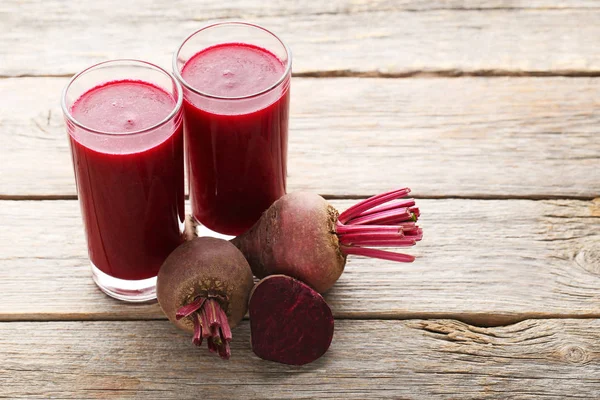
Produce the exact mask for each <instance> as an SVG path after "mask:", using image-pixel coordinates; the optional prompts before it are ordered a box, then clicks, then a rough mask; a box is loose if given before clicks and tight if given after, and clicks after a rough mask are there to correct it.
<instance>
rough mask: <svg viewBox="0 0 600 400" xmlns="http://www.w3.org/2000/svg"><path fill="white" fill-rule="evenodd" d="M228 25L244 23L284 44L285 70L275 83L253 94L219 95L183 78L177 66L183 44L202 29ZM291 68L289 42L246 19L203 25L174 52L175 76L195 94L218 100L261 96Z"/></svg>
mask: <svg viewBox="0 0 600 400" xmlns="http://www.w3.org/2000/svg"><path fill="white" fill-rule="evenodd" d="M226 25H244V26H247V27H251V28H257V29H260V30H262V31H264V32H266V33H268V34H269V35H271V36H273V37H274V38H275V39H277V41H278V42H279V43H280V44H281V45H282V46H283V48H284V50H285V54H286V55H287V60H286V63H285V70H284V71H283V73H282V74H281V77H280V78H279V79H278V80H277V81H276V82H275V83H273V84H272V85H270V86H269V87H267V88H266V89H263V90H261V91H259V92H256V93H252V94H249V95H244V96H218V95H214V94H210V93H206V92H203V91H202V90H200V89H196V88H194V87H193V86H191V85H190V84H189V83H188V82H187V81H186V80H185V79H184V78H183V76H181V72H179V68H178V67H177V59H178V56H179V53H181V49H182V48H183V46H185V44H186V43H187V42H188V41H189V40H190V39H191V38H192V37H194V36H196V35H197V34H198V33H200V32H202V31H205V30H207V29H210V28H214V27H216V26H226ZM291 70H292V51H291V50H290V48H289V47H288V46H287V44H285V42H284V41H283V40H281V38H280V37H279V36H277V35H276V34H274V33H273V32H271V31H270V30H268V29H267V28H265V27H262V26H260V25H258V24H253V23H250V22H244V21H222V22H215V23H212V24H208V25H206V26H203V27H202V28H200V29H198V30H197V31H195V32H192V33H191V34H190V35H188V36H187V37H186V38H185V39H184V40H183V42H181V44H180V45H179V47H177V50H175V52H174V53H173V74H174V75H175V77H176V78H177V80H178V81H180V82H181V84H182V85H183V86H184V87H185V88H186V89H188V90H190V91H192V92H194V93H195V94H197V95H200V96H203V97H207V98H210V99H216V100H245V99H251V98H254V97H258V96H261V95H263V94H265V93H268V92H270V91H272V90H273V89H275V88H276V87H278V86H279V85H281V84H282V83H283V82H284V81H285V79H286V78H287V77H288V75H291Z"/></svg>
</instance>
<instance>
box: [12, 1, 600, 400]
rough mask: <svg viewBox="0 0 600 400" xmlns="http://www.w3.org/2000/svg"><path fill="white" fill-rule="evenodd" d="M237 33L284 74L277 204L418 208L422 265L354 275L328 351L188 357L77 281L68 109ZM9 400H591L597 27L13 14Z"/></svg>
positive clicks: (151, 315) (399, 8)
mask: <svg viewBox="0 0 600 400" xmlns="http://www.w3.org/2000/svg"><path fill="white" fill-rule="evenodd" d="M231 18H235V19H244V20H248V21H253V22H256V23H259V24H263V25H265V26H267V27H269V28H271V29H272V30H274V31H275V32H277V33H278V34H280V35H281V36H282V38H283V39H284V40H286V41H287V42H288V44H289V45H290V46H291V48H292V50H293V53H294V79H293V82H292V112H291V127H290V128H291V136H290V146H289V190H290V191H295V190H311V191H315V192H318V193H320V194H323V195H324V196H326V197H327V198H329V199H331V200H332V203H333V204H335V205H336V206H338V207H340V208H341V209H343V208H345V207H347V206H348V205H349V204H351V203H352V202H353V201H355V200H356V199H360V198H364V197H365V196H368V195H372V194H375V193H377V192H381V191H384V190H388V189H391V188H394V187H398V186H409V187H411V188H413V191H414V194H415V196H416V197H417V198H418V203H419V206H420V208H421V210H422V213H423V217H422V224H421V225H422V226H423V228H424V230H425V239H424V240H423V241H422V242H421V243H420V244H419V245H418V246H417V247H415V248H414V251H412V253H413V254H416V255H417V256H418V259H417V261H416V262H415V263H413V264H395V263H388V262H383V261H373V260H366V259H361V258H352V259H351V260H350V261H349V263H348V265H347V267H346V272H345V273H344V275H343V276H342V278H341V279H340V280H339V282H338V283H337V284H336V285H335V287H334V288H333V289H332V290H331V291H330V292H329V293H327V295H326V299H327V301H328V302H329V303H330V305H331V307H332V309H333V311H334V314H335V316H336V323H335V324H336V325H335V326H336V331H335V337H334V340H333V344H332V346H331V348H330V350H329V352H328V353H327V354H326V355H325V356H324V357H323V358H321V359H320V360H318V361H317V362H314V363H313V364H310V365H307V366H304V367H289V366H284V365H279V364H275V363H270V362H266V361H262V360H260V359H258V358H257V357H255V356H254V355H253V353H252V351H251V349H250V345H249V329H248V322H247V321H245V322H244V323H242V325H241V326H240V327H239V328H238V329H236V330H235V331H234V341H233V344H232V351H233V357H232V359H231V360H230V361H229V362H222V361H220V360H218V359H217V358H215V357H214V356H211V355H209V354H208V352H207V351H206V350H205V349H196V348H194V347H192V345H191V344H190V337H189V335H187V334H185V333H183V332H180V331H178V330H177V329H175V328H174V327H173V326H172V325H171V324H169V323H168V322H167V321H166V320H165V318H164V316H163V315H162V313H161V311H160V309H159V307H158V305H156V304H145V305H129V304H123V303H121V302H118V301H115V300H112V299H110V298H108V297H106V296H104V295H103V294H102V293H101V292H100V291H99V290H97V289H96V287H95V286H94V284H93V282H92V280H91V278H90V272H89V269H88V268H89V267H88V264H87V256H86V245H85V240H84V237H83V229H82V226H81V220H80V214H79V208H78V204H77V200H76V194H75V185H74V178H73V173H72V167H71V162H70V156H69V151H68V143H67V138H66V133H65V129H64V125H63V120H62V115H61V110H60V107H59V95H60V90H61V89H62V88H63V87H64V85H65V83H66V82H67V80H68V78H69V77H70V76H71V75H72V74H73V73H75V72H77V71H78V70H80V69H82V68H84V67H86V66H88V65H91V64H93V63H96V62H99V61H102V60H106V59H111V58H120V57H132V58H141V59H145V60H148V61H151V62H155V63H157V64H159V65H162V66H165V67H167V68H170V60H171V54H172V52H173V51H174V49H175V48H176V46H177V45H178V43H179V42H180V41H181V40H182V39H183V38H184V37H185V36H186V35H187V34H189V33H190V32H192V31H193V30H195V29H197V28H199V27H200V26H202V25H203V24H205V23H206V22H208V21H218V20H222V19H231ZM0 31H1V32H2V34H0V78H1V79H0V138H1V146H0V160H1V168H0V225H1V226H2V229H0V260H1V261H0V299H1V301H0V320H1V322H0V397H7V398H20V397H23V398H44V399H46V398H75V399H84V398H118V399H125V398H156V399H167V398H174V399H182V398H193V399H198V398H219V399H235V398H306V399H315V398H333V399H340V398H343V399H354V398H356V399H364V398H370V399H379V398H411V399H438V398H460V399H469V398H495V399H505V398H520V399H528V398H551V399H563V398H577V399H584V398H585V399H593V398H600V320H599V319H598V318H599V317H600V8H599V4H598V2H593V1H585V0H564V1H550V0H535V1H517V0H514V1H511V0H492V1H466V0H465V1H459V0H453V1H441V0H432V1H428V2H421V1H417V0H402V1H389V0H386V1H383V0H373V1H366V0H329V1H314V2H310V3H309V4H307V2H300V1H298V2H293V1H286V0H273V1H270V2H259V1H256V0H228V1H227V2H223V1H217V0H206V1H204V2H200V1H196V2H194V1H189V0H176V1H167V0H157V1H153V2H141V1H139V2H137V3H134V2H127V1H122V0H106V1H93V0H82V1H42V0H28V1H21V0H3V1H2V3H1V4H0Z"/></svg>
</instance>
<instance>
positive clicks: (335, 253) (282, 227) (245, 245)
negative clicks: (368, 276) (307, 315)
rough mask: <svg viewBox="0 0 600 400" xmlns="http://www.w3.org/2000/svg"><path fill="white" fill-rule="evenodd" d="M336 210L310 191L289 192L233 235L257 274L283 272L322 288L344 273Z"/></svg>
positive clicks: (316, 288) (236, 243) (235, 243)
mask: <svg viewBox="0 0 600 400" xmlns="http://www.w3.org/2000/svg"><path fill="white" fill-rule="evenodd" d="M337 218H338V212H337V210H336V209H335V208H333V207H332V206H331V205H330V204H329V203H328V202H327V201H326V200H325V199H323V198H322V197H321V196H319V195H317V194H314V193H306V192H296V193H289V194H287V195H285V196H284V197H282V198H280V199H279V200H277V201H276V202H275V203H273V205H271V207H270V208H269V209H268V210H267V211H265V213H264V214H263V215H262V217H261V219H260V220H259V221H258V222H257V223H256V224H255V225H254V226H253V227H252V228H250V230H249V231H247V232H246V233H244V234H243V235H241V236H238V237H237V238H235V239H233V240H232V243H233V244H234V245H236V246H237V247H238V248H239V249H240V250H241V251H242V253H243V254H244V256H245V257H246V259H247V260H248V263H249V264H250V267H251V268H252V272H253V273H254V275H256V276H257V277H258V278H264V277H266V276H269V275H273V274H283V275H288V276H291V277H294V278H297V279H299V280H301V281H302V282H304V283H307V284H308V285H310V286H311V287H313V288H314V289H315V290H317V291H318V292H320V293H323V292H325V291H327V290H328V289H329V288H331V287H332V286H333V284H334V283H335V282H336V281H337V280H338V278H339V277H340V276H341V275H342V272H344V266H345V265H346V256H345V255H344V254H343V253H342V252H341V251H340V245H339V239H338V236H337V235H336V230H335V224H336V221H337Z"/></svg>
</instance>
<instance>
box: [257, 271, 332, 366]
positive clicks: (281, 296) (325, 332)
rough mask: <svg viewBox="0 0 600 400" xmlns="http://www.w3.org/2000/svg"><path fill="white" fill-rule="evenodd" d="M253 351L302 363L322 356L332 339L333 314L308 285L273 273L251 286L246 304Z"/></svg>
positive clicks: (266, 356) (284, 361)
mask: <svg viewBox="0 0 600 400" xmlns="http://www.w3.org/2000/svg"><path fill="white" fill-rule="evenodd" d="M248 309H249V311H250V330H251V335H252V350H253V351H254V353H255V354H256V355H257V356H258V357H260V358H262V359H264V360H269V361H276V362H280V363H283V364H291V365H303V364H307V363H310V362H312V361H315V360H316V359H318V358H319V357H321V356H322V355H323V354H325V352H326V351H327V349H328V348H329V345H330V344H331V339H332V338H333V324H334V322H333V315H332V313H331V309H330V308H329V306H328V305H327V303H326V302H325V300H324V299H323V297H322V296H321V295H320V294H319V293H317V292H316V291H315V290H313V289H312V288H310V287H309V286H308V285H306V284H304V283H302V282H300V281H298V280H296V279H293V278H290V277H288V276H284V275H272V276H269V277H268V278H265V279H263V280H262V281H260V282H259V283H258V284H257V285H256V286H255V287H254V289H253V291H252V294H251V296H250V303H249V307H248Z"/></svg>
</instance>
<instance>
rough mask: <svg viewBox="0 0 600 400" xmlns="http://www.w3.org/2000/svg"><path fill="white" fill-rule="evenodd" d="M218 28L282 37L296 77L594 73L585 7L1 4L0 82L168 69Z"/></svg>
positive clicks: (599, 47)
mask: <svg viewBox="0 0 600 400" xmlns="http://www.w3.org/2000/svg"><path fill="white" fill-rule="evenodd" d="M421 3H427V4H426V5H423V4H421ZM223 19H243V20H248V21H252V22H255V23H258V24H261V25H264V26H266V27H268V28H270V29H272V30H273V31H274V32H277V34H279V35H280V36H281V37H282V38H283V39H284V40H285V41H286V42H288V44H289V45H290V47H291V48H292V49H293V53H294V57H295V58H294V70H295V72H297V73H301V74H302V73H304V74H306V73H322V72H327V71H329V72H337V73H340V72H341V73H371V74H383V75H396V76H402V75H411V74H415V73H427V72H429V73H439V74H445V75H456V74H465V73H467V74H484V75H485V74H500V75H502V74H506V75H515V74H516V75H519V74H567V75H569V74H575V75H577V74H582V73H583V74H586V73H587V74H594V75H598V74H600V40H599V39H598V38H600V9H599V8H598V7H597V4H595V3H594V2H589V1H587V2H586V1H562V2H552V1H536V2H527V1H500V0H496V1H492V2H484V1H473V2H469V1H457V0H455V1H450V2H445V1H439V0H438V1H432V2H418V1H415V0H412V1H398V2H396V1H393V2H390V1H382V0H377V1H364V0H361V1H356V0H335V1H328V2H308V4H307V3H306V2H290V1H285V0H278V1H273V2H261V1H246V0H232V1H230V2H228V3H227V4H226V5H225V4H223V2H221V1H216V0H211V1H203V2H198V1H185V0H177V1H170V0H169V1H167V0H161V1H153V2H151V3H150V4H149V3H148V2H141V1H137V2H123V1H119V0H107V1H103V2H102V3H99V2H96V1H93V0H85V1H74V0H71V1H43V0H28V1H22V0H5V1H3V2H2V4H1V5H0V23H1V24H2V29H3V35H2V36H0V54H4V55H6V56H5V57H4V58H3V60H2V62H1V63H0V75H2V76H23V75H69V74H73V73H75V72H77V71H79V70H81V69H83V68H84V67H87V66H89V65H91V64H94V63H97V62H99V61H104V60H107V59H112V58H140V59H145V60H148V61H151V62H154V63H157V64H159V65H162V66H166V67H169V68H170V65H171V55H172V53H173V51H175V49H176V47H177V46H178V45H179V43H180V42H181V41H182V40H183V39H184V38H185V37H186V36H187V35H188V34H190V33H191V32H193V31H195V30H197V29H199V28H200V27H201V26H203V25H204V24H206V23H207V22H208V21H218V20H223Z"/></svg>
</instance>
